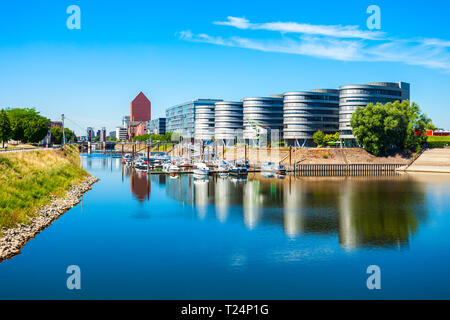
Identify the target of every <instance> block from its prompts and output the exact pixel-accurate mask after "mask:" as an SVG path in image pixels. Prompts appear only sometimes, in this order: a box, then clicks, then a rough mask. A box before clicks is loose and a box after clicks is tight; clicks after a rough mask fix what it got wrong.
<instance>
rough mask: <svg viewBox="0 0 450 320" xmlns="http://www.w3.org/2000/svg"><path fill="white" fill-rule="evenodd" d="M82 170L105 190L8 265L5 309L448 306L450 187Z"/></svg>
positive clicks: (422, 178) (412, 177)
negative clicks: (376, 280) (303, 302)
mask: <svg viewBox="0 0 450 320" xmlns="http://www.w3.org/2000/svg"><path fill="white" fill-rule="evenodd" d="M82 160H83V166H84V168H85V169H86V170H88V171H89V172H90V173H91V174H92V175H94V176H96V177H98V178H100V179H101V180H100V181H99V182H98V183H96V184H95V185H94V186H93V189H92V190H91V191H89V192H88V193H86V194H85V195H84V197H83V199H82V202H81V203H80V204H79V205H78V206H76V207H74V208H73V209H72V210H70V211H68V212H67V213H65V214H64V215H63V216H62V217H60V218H59V219H58V220H57V221H55V222H54V223H53V224H52V225H51V226H50V227H48V228H47V229H45V230H44V231H42V232H41V233H40V234H39V235H38V236H36V238H34V239H33V240H31V241H30V242H29V243H28V244H27V245H26V246H25V247H24V248H23V249H22V253H21V254H20V255H18V256H16V257H14V258H12V259H10V260H7V261H4V262H2V263H0V298H1V299H17V298H19V299H20V298H29V299H47V298H58V299H419V298H420V299H428V298H435V299H440V298H445V299H449V298H450V271H449V270H450V201H449V199H450V175H439V174H406V175H394V176H392V175H391V176H376V177H367V176H366V177H294V176H286V177H285V178H284V179H280V177H263V176H261V175H260V174H250V175H249V176H248V179H247V180H246V181H235V180H231V179H230V178H221V177H218V176H212V177H209V179H208V180H198V179H195V178H194V177H192V176H188V175H184V176H181V177H170V176H166V175H149V176H147V175H146V174H145V173H136V172H133V171H131V170H129V169H126V168H123V167H122V165H121V163H120V159H112V158H109V157H108V156H104V155H101V154H91V155H83V159H82ZM70 265H77V266H79V268H80V270H81V290H69V289H68V288H67V286H66V280H67V278H68V277H69V276H70V275H69V274H67V273H66V269H67V267H68V266H70ZM371 265H377V266H379V268H380V283H381V289H379V290H376V289H375V290H369V289H368V288H367V285H366V281H367V278H368V277H369V276H370V275H369V274H368V273H367V268H368V266H371Z"/></svg>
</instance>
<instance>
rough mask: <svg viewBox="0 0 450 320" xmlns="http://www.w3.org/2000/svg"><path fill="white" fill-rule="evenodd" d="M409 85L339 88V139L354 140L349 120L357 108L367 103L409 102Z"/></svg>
mask: <svg viewBox="0 0 450 320" xmlns="http://www.w3.org/2000/svg"><path fill="white" fill-rule="evenodd" d="M409 91H410V85H409V83H405V82H374V83H368V84H365V85H350V86H342V87H340V88H339V131H340V137H341V139H354V138H355V137H354V136H353V134H352V127H351V125H350V120H351V118H352V115H353V113H354V112H355V110H356V109H357V108H358V107H365V106H367V105H368V104H369V103H383V104H384V103H387V102H395V101H397V100H399V101H402V100H409Z"/></svg>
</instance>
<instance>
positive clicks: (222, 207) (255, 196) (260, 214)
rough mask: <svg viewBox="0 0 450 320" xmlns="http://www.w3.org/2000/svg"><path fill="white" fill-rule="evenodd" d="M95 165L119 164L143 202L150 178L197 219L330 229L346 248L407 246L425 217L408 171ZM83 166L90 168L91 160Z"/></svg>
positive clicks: (419, 189)
mask: <svg viewBox="0 0 450 320" xmlns="http://www.w3.org/2000/svg"><path fill="white" fill-rule="evenodd" d="M96 163H97V162H96ZM100 163H101V166H102V167H107V168H111V170H112V169H113V168H114V169H117V168H119V167H120V168H121V169H119V170H122V175H123V177H125V178H126V179H129V183H130V191H131V193H132V194H133V196H134V198H135V199H137V200H138V201H139V202H141V203H143V202H144V201H149V200H150V199H151V197H150V194H151V187H152V184H153V185H154V186H155V187H156V186H158V187H159V188H161V187H164V190H165V191H164V192H165V193H166V195H167V196H168V197H169V198H171V199H173V200H175V201H177V202H179V203H182V204H183V205H185V206H191V207H192V208H193V209H194V211H195V213H196V215H197V217H198V218H199V219H205V218H207V217H208V218H213V219H217V220H218V221H220V222H221V223H226V222H227V221H230V220H233V221H234V220H238V221H241V222H242V223H243V224H244V225H245V226H246V227H247V228H248V229H250V230H252V229H255V228H258V227H262V226H269V227H279V228H282V230H283V232H284V233H285V234H286V236H288V237H291V238H296V237H299V236H302V235H333V236H336V237H337V238H338V239H339V243H340V245H341V246H342V247H344V248H348V249H352V248H359V247H389V248H394V247H396V248H408V243H409V240H410V238H411V236H412V235H414V234H416V233H417V231H418V229H419V227H420V224H422V223H424V222H425V221H426V219H427V210H426V208H425V206H426V201H425V194H426V192H425V190H424V186H423V181H421V180H417V179H416V178H415V177H413V176H410V175H390V176H375V177H370V176H369V177H294V176H289V175H288V176H286V177H280V176H266V177H264V176H262V175H259V174H251V175H249V176H248V178H247V179H246V180H237V179H231V178H229V177H221V176H218V175H217V176H210V177H201V176H200V177H195V176H191V175H181V176H168V175H164V174H152V175H147V174H146V173H144V172H137V171H135V170H132V169H130V168H124V167H122V166H121V164H120V159H108V158H105V159H102V161H101V162H100ZM86 165H87V166H88V167H89V166H91V167H92V165H93V164H92V161H91V160H90V158H87V159H86ZM123 179H124V178H123ZM126 179H125V180H126ZM125 180H124V181H125ZM125 183H126V182H125ZM150 204H151V200H150ZM144 209H145V208H143V210H144ZM145 210H148V209H145Z"/></svg>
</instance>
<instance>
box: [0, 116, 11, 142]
mask: <svg viewBox="0 0 450 320" xmlns="http://www.w3.org/2000/svg"><path fill="white" fill-rule="evenodd" d="M10 138H11V123H10V122H9V117H8V114H7V113H6V111H5V110H4V109H2V110H1V111H0V140H1V141H2V144H3V148H4V147H5V142H8V140H9V139H10Z"/></svg>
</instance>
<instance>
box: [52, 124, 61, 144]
mask: <svg viewBox="0 0 450 320" xmlns="http://www.w3.org/2000/svg"><path fill="white" fill-rule="evenodd" d="M50 133H51V134H52V142H53V143H56V144H61V143H62V137H63V133H62V129H61V128H60V127H53V128H51V129H50Z"/></svg>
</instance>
